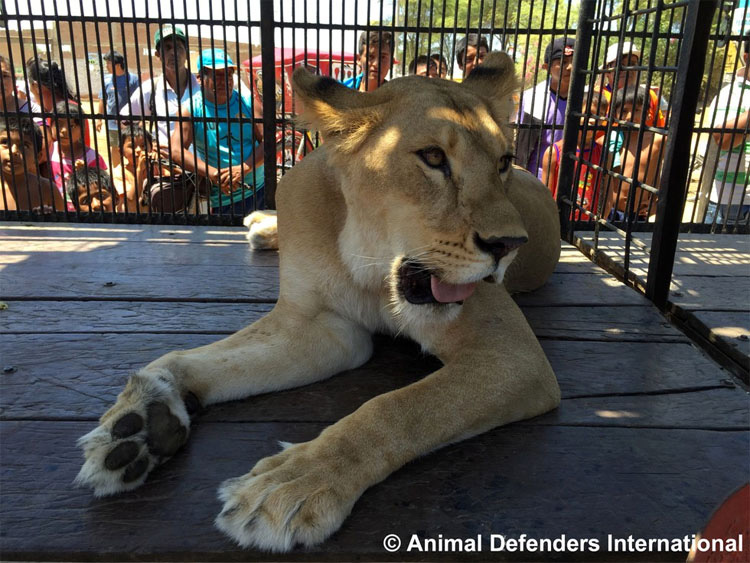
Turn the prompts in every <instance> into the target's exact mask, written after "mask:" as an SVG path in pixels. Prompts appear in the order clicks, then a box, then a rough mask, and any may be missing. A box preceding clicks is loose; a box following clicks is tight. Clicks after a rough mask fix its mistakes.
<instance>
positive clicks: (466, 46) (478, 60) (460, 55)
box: [456, 33, 490, 79]
mask: <svg viewBox="0 0 750 563" xmlns="http://www.w3.org/2000/svg"><path fill="white" fill-rule="evenodd" d="M489 50H490V46H489V43H487V38H486V37H485V36H484V35H479V34H477V33H469V34H468V35H467V36H465V37H462V38H461V39H459V40H458V42H457V43H456V63H457V64H458V68H460V69H461V71H462V72H463V77H464V79H466V78H468V76H469V75H470V74H471V71H472V70H474V67H475V66H479V65H480V64H482V62H483V61H484V58H485V57H486V56H487V53H488V52H489Z"/></svg>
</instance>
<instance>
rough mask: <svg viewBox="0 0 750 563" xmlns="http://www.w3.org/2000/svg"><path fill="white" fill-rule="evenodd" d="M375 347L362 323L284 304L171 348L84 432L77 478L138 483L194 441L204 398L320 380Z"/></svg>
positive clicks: (101, 487) (101, 485)
mask: <svg viewBox="0 0 750 563" xmlns="http://www.w3.org/2000/svg"><path fill="white" fill-rule="evenodd" d="M371 352H372V342H371V339H370V335H369V333H368V332H367V331H365V330H364V329H362V328H361V327H359V326H358V325H355V324H354V323H351V322H349V321H346V320H344V319H342V318H341V317H338V316H336V315H335V314H332V313H319V314H317V315H313V316H305V315H302V314H298V313H295V311H294V310H293V308H291V307H289V306H284V305H279V306H277V307H276V308H275V309H274V310H273V311H272V312H271V313H269V314H268V315H267V316H266V317H264V318H263V319H260V320H259V321H258V322H256V323H254V324H252V325H250V326H249V327H247V328H245V329H243V330H241V331H239V332H237V333H236V334H233V335H232V336H230V337H228V338H225V339H224V340H220V341H218V342H215V343H213V344H209V345H207V346H201V347H199V348H195V349H193V350H186V351H177V352H170V353H169V354H166V355H165V356H163V357H161V358H159V359H158V360H156V361H154V362H152V363H151V364H149V365H148V366H146V367H145V368H143V369H141V370H140V371H139V372H138V373H136V374H135V375H133V376H132V377H131V378H130V380H129V381H128V384H127V386H126V388H125V390H124V391H123V392H122V393H120V395H119V396H118V399H117V402H116V403H115V405H114V406H113V407H112V408H110V409H109V411H107V412H106V413H105V414H104V415H103V416H102V418H101V419H100V425H99V427H98V428H96V429H94V430H93V431H92V432H90V433H88V434H87V435H85V436H83V437H82V438H81V439H80V440H79V445H80V446H81V447H82V448H83V450H84V456H85V458H86V461H85V463H84V465H83V467H82V468H81V471H80V473H79V474H78V477H77V482H78V483H79V484H81V485H86V486H90V487H92V488H93V489H94V492H95V494H96V495H98V496H101V495H107V494H113V493H116V492H119V491H124V490H128V489H132V488H135V487H137V486H138V485H140V484H141V483H143V481H144V480H145V479H146V476H147V475H148V473H149V472H150V471H151V470H152V469H153V468H154V467H155V466H156V465H158V464H160V463H163V462H164V461H166V460H167V459H169V458H170V457H171V456H172V455H174V453H176V451H177V450H178V449H179V448H180V447H181V446H182V445H183V444H184V443H185V442H186V441H187V438H188V434H189V428H190V415H191V414H193V413H194V412H195V411H197V410H198V408H199V407H200V406H201V405H208V404H212V403H216V402H220V401H225V400H231V399H239V398H242V397H247V396H250V395H254V394H258V393H265V392H269V391H275V390H279V389H287V388H291V387H296V386H299V385H304V384H306V383H311V382H313V381H318V380H320V379H324V378H326V377H329V376H331V375H333V374H335V373H338V372H340V371H343V370H345V369H350V368H352V367H356V366H358V365H360V364H362V363H364V362H365V361H366V360H367V359H368V358H369V357H370V354H371Z"/></svg>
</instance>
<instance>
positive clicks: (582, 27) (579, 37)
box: [557, 0, 597, 241]
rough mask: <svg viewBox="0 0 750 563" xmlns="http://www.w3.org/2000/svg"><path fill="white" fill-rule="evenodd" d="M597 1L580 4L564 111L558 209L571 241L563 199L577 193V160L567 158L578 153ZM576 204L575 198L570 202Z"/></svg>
mask: <svg viewBox="0 0 750 563" xmlns="http://www.w3.org/2000/svg"><path fill="white" fill-rule="evenodd" d="M596 4H597V2H596V0H585V1H584V2H583V3H582V4H581V11H580V12H579V14H578V32H577V33H576V48H575V50H574V51H573V75H572V76H571V81H570V90H569V91H568V105H567V106H566V107H565V128H564V130H563V150H562V157H561V159H560V160H561V162H560V177H559V180H558V182H557V205H558V207H559V208H560V235H561V236H562V238H564V239H565V240H568V241H570V240H571V239H572V235H573V233H572V231H571V226H570V213H571V210H572V209H573V208H572V206H571V205H570V204H569V203H566V202H564V201H563V197H564V196H567V195H570V193H571V192H570V190H569V189H568V188H569V187H570V186H572V187H573V190H577V189H578V185H577V182H576V185H575V186H574V185H573V184H574V182H573V176H574V174H575V170H576V167H577V166H576V165H577V163H576V162H575V160H574V159H572V158H566V156H567V155H569V154H571V153H572V154H575V153H576V146H577V145H578V130H579V129H580V127H581V123H580V118H579V117H578V115H575V113H574V112H580V110H581V102H582V101H583V89H584V86H585V85H586V73H585V72H582V70H583V69H587V68H588V62H589V51H590V50H591V35H592V33H593V28H592V26H591V20H592V19H593V17H594V13H595V10H596ZM571 199H572V200H575V195H573V197H572V198H571Z"/></svg>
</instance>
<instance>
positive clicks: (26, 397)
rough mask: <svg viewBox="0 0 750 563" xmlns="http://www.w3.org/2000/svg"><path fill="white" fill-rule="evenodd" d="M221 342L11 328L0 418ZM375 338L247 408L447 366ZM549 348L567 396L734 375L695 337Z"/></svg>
mask: <svg viewBox="0 0 750 563" xmlns="http://www.w3.org/2000/svg"><path fill="white" fill-rule="evenodd" d="M217 339H218V337H217V336H216V335H206V334H80V335H61V334H50V335H5V336H3V338H2V339H1V340H0V357H2V358H3V366H4V367H13V368H14V369H15V371H14V372H13V373H4V374H2V375H0V377H2V389H3V392H2V393H0V415H1V416H2V417H3V418H5V419H15V418H24V419H28V418H83V419H88V420H94V419H96V418H98V417H99V416H100V415H101V414H102V413H103V412H104V411H105V410H106V409H107V408H109V406H110V405H111V404H112V403H113V402H114V400H115V399H116V397H117V394H118V393H119V391H120V390H121V389H122V387H123V386H124V384H125V382H126V380H127V377H128V375H129V374H130V373H132V372H133V371H134V370H136V369H138V368H140V367H142V366H143V365H145V364H147V363H148V362H149V361H151V360H153V359H155V358H157V357H159V356H160V355H161V354H163V353H165V352H166V351H169V350H173V349H186V348H192V347H195V346H199V345H203V344H208V343H209V342H213V341H215V340H217ZM375 342H376V346H375V353H374V355H373V357H372V359H371V360H370V361H369V362H368V363H367V364H365V365H364V366H362V367H361V368H359V369H356V370H351V371H349V372H345V373H343V374H341V375H338V376H336V377H334V378H332V379H329V380H327V381H324V382H320V383H317V384H314V385H308V386H306V387H302V388H299V389H294V390H290V391H286V392H282V393H274V394H269V395H263V396H261V397H255V398H253V399H250V400H249V401H250V402H248V403H247V405H248V406H247V409H248V411H247V412H251V413H252V416H253V417H256V418H255V419H256V420H326V421H333V420H338V419H339V418H341V417H342V416H345V415H346V414H348V413H349V412H351V411H353V410H355V409H356V408H357V407H358V406H359V405H360V404H362V403H363V402H365V401H367V400H368V399H370V398H372V397H374V396H376V395H378V394H381V393H385V392H387V391H390V390H393V389H397V388H399V387H403V386H404V385H407V384H409V383H411V382H413V381H416V380H418V379H419V378H421V377H424V376H425V375H427V374H428V373H431V372H433V371H435V370H436V369H438V368H439V367H440V362H439V361H437V360H436V359H434V358H431V357H429V356H424V355H423V354H422V353H421V352H420V350H419V347H418V346H417V345H416V344H414V343H413V342H409V341H406V340H392V339H390V338H386V337H377V339H376V341H375ZM542 347H543V348H544V350H545V352H546V354H547V357H548V358H549V360H550V363H551V365H552V367H553V369H554V370H555V373H556V374H557V377H558V380H559V381H560V386H561V388H562V390H563V395H564V396H565V397H580V396H590V395H608V394H622V393H650V392H667V391H679V390H685V389H695V388H706V387H717V386H722V385H724V384H725V383H724V382H725V380H726V379H727V377H728V375H727V373H726V372H724V371H722V370H721V369H719V368H718V367H716V365H715V364H714V363H713V362H712V361H710V360H709V359H708V358H706V357H705V356H703V355H702V354H701V353H700V352H699V351H698V350H696V349H695V348H693V347H692V346H690V345H687V344H665V343H636V342H597V341H592V342H579V341H570V342H567V341H554V340H543V341H542ZM311 406H312V407H314V408H311ZM217 408H220V407H217Z"/></svg>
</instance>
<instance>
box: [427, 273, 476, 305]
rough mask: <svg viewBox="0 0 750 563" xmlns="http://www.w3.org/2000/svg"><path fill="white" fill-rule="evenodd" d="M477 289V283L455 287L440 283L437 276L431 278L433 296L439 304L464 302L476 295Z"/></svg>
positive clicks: (461, 284)
mask: <svg viewBox="0 0 750 563" xmlns="http://www.w3.org/2000/svg"><path fill="white" fill-rule="evenodd" d="M476 287H477V282H474V283H460V284H457V285H453V284H451V283H445V282H443V281H440V280H439V279H437V278H436V277H435V276H430V289H431V290H432V296H433V297H434V298H435V299H436V300H437V301H438V302H439V303H455V302H456V301H463V300H464V299H466V298H467V297H469V296H470V295H471V294H472V293H474V290H475V289H476Z"/></svg>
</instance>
